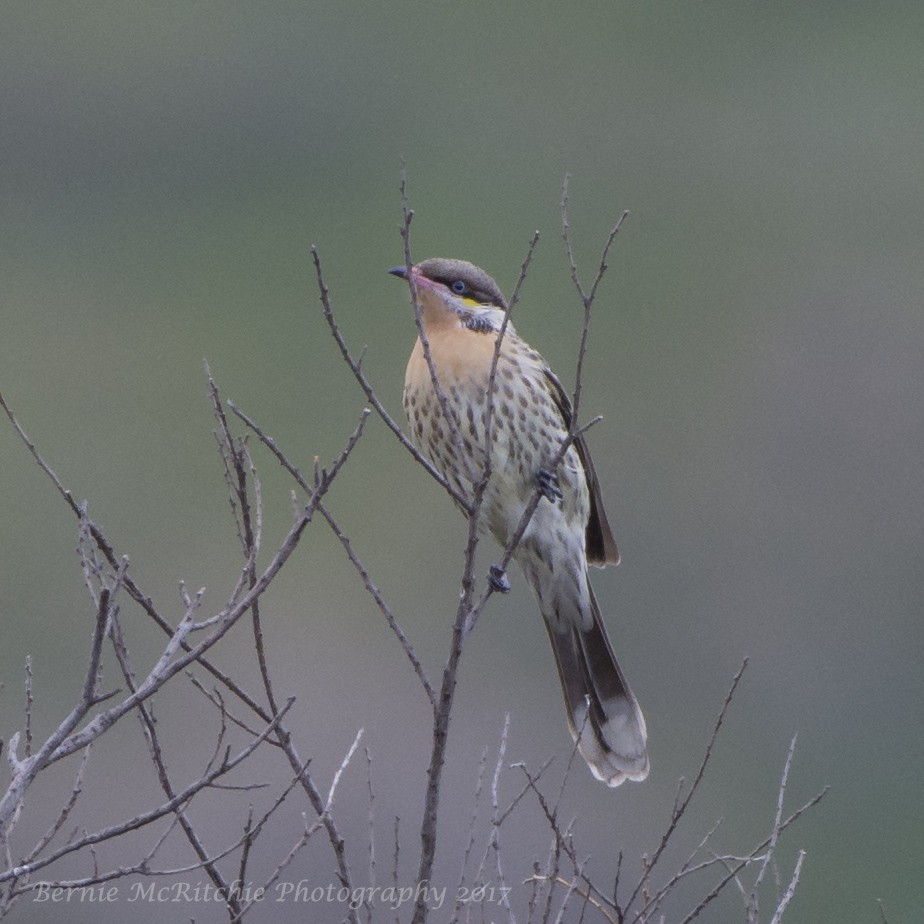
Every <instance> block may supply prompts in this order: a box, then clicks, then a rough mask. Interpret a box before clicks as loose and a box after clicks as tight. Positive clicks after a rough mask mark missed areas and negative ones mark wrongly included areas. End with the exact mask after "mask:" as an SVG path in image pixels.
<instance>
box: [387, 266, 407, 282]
mask: <svg viewBox="0 0 924 924" xmlns="http://www.w3.org/2000/svg"><path fill="white" fill-rule="evenodd" d="M388 272H389V273H391V275H392V276H400V277H401V278H402V279H407V267H406V266H393V267H392V268H391V269H390V270H389V271H388Z"/></svg>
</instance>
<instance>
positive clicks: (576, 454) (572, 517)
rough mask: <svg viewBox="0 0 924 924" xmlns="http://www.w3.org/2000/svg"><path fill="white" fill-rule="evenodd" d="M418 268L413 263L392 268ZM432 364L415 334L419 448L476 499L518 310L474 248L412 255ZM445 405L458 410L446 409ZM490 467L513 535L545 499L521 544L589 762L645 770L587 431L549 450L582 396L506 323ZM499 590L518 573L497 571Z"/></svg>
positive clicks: (497, 523)
mask: <svg viewBox="0 0 924 924" xmlns="http://www.w3.org/2000/svg"><path fill="white" fill-rule="evenodd" d="M390 272H391V273H392V274H393V275H395V276H400V277H402V278H406V277H407V270H406V268H405V267H403V266H400V267H395V268H394V269H392V270H390ZM411 282H412V284H413V286H414V289H415V291H416V293H417V299H418V302H419V304H420V308H421V313H422V326H423V330H424V333H425V336H426V339H427V341H428V343H429V347H430V354H431V357H432V362H433V367H434V369H435V371H436V376H437V380H438V382H439V390H440V392H442V397H443V400H442V401H441V400H440V396H439V394H438V393H437V391H436V389H435V388H434V384H433V377H432V375H431V372H430V368H429V366H428V364H427V361H426V356H425V353H424V349H423V345H422V343H421V341H420V338H418V339H417V342H416V344H415V345H414V349H413V351H412V352H411V357H410V360H409V361H408V364H407V372H406V375H405V381H404V410H405V413H406V414H407V418H408V422H409V424H410V426H411V431H412V435H413V438H414V440H415V442H416V443H417V445H418V446H419V447H420V449H421V451H422V452H423V453H424V454H425V455H427V456H428V457H429V459H430V460H431V461H432V462H433V464H434V466H435V467H436V468H437V469H438V470H439V471H440V472H442V474H443V476H444V477H445V478H446V480H447V481H448V482H449V484H450V485H451V486H452V487H453V488H454V489H455V491H456V492H457V493H458V494H459V495H461V496H462V497H466V498H470V497H471V496H472V493H473V488H474V485H475V484H477V483H478V481H479V479H480V478H481V476H482V473H483V471H484V464H485V430H486V423H487V420H488V414H487V408H488V404H489V400H490V399H489V396H488V389H489V386H490V384H491V367H492V363H493V359H494V354H495V345H496V343H497V337H498V334H499V333H500V330H501V324H502V322H503V319H504V315H505V312H506V309H507V304H506V302H505V300H504V296H503V295H502V294H501V291H500V289H499V288H498V286H497V283H495V281H494V280H493V279H492V278H491V277H490V276H489V275H488V274H487V273H486V272H484V270H481V269H479V268H478V267H477V266H474V265H473V264H471V263H468V262H466V261H464V260H448V259H442V258H435V259H431V260H424V261H423V262H421V263H418V264H417V265H416V266H414V267H412V268H411ZM447 418H448V419H447ZM490 426H491V476H490V480H489V481H488V483H487V487H486V490H485V493H484V499H483V503H482V507H481V516H482V517H483V522H484V523H485V524H486V526H487V527H488V529H490V531H491V533H492V534H493V535H494V538H495V539H496V540H497V541H498V542H499V543H500V544H501V546H503V547H506V546H507V545H508V544H509V542H510V540H511V539H512V537H513V536H514V534H515V532H516V530H517V527H518V526H519V523H520V519H521V517H522V515H523V511H524V510H525V508H526V507H527V505H528V504H529V503H530V502H531V500H532V498H533V497H534V495H535V492H536V491H537V489H538V490H539V491H541V493H542V498H541V499H540V501H539V505H538V506H537V507H536V510H535V513H534V514H533V516H532V519H531V520H530V522H529V525H528V527H527V529H526V531H525V533H524V534H523V536H522V538H521V540H520V542H519V544H518V545H517V547H516V548H515V549H514V551H513V558H514V560H515V561H516V562H517V563H518V564H519V566H520V568H521V569H522V571H523V573H524V575H525V577H526V580H527V581H528V582H529V585H530V586H531V587H532V589H533V592H534V593H535V595H536V599H537V600H538V602H539V609H540V611H541V613H542V616H543V618H544V620H545V626H546V629H547V630H548V634H549V639H550V640H551V642H552V650H553V652H554V653H555V662H556V664H557V665H558V675H559V678H560V679H561V686H562V691H563V692H564V696H565V705H566V708H567V712H568V725H569V727H570V729H571V735H572V737H573V738H574V740H575V741H576V742H577V745H578V749H579V750H580V752H581V754H582V755H583V757H584V759H585V760H586V761H587V764H588V766H589V767H590V769H591V772H592V773H593V775H594V776H595V777H597V779H599V780H603V782H605V783H606V784H607V785H608V786H618V785H619V784H620V783H622V782H623V781H624V780H627V779H629V780H643V779H645V777H646V776H647V775H648V753H647V749H646V731H645V719H644V718H643V716H642V713H641V710H640V709H639V706H638V703H637V701H636V699H635V696H634V695H633V694H632V691H631V690H630V689H629V685H628V684H627V683H626V680H625V678H624V677H623V675H622V671H621V670H620V669H619V665H618V664H617V663H616V658H615V657H614V656H613V650H612V648H611V647H610V643H609V639H608V638H607V635H606V630H605V628H604V626H603V621H602V619H601V617H600V610H599V608H598V606H597V601H596V600H595V599H594V595H593V591H592V590H591V587H590V583H589V581H588V575H587V565H588V563H590V564H594V565H599V566H601V567H602V566H604V565H606V564H615V563H616V562H618V560H619V553H618V552H617V550H616V543H615V541H614V540H613V535H612V532H611V531H610V526H609V523H608V522H607V519H606V514H605V512H604V510H603V504H602V501H601V497H600V485H599V483H598V481H597V476H596V474H595V473H594V468H593V465H592V463H591V460H590V454H589V452H588V450H587V444H586V442H585V440H584V437H583V436H582V435H579V436H578V437H577V438H576V439H575V440H574V442H573V443H572V444H571V446H570V447H569V448H568V451H567V453H566V454H565V456H564V458H563V460H562V462H561V464H560V465H558V466H557V469H555V470H554V471H553V470H552V468H551V466H552V463H554V461H555V457H556V455H557V454H559V452H560V448H561V446H562V445H563V441H564V440H565V439H566V438H567V436H568V433H569V429H570V427H571V402H570V401H569V399H568V396H567V394H566V393H565V391H564V389H563V388H562V385H561V383H560V382H559V381H558V379H557V378H556V377H555V375H554V374H553V373H552V371H551V370H550V369H549V367H548V365H547V364H546V362H545V360H544V359H543V358H542V357H541V356H540V355H539V354H538V353H537V352H536V351H535V350H534V349H532V347H530V346H529V344H527V343H526V342H525V341H524V340H522V339H520V337H519V336H518V335H517V333H516V331H515V329H514V328H513V326H512V325H511V324H509V323H508V325H507V328H506V330H505V331H504V335H503V339H502V341H501V347H500V353H499V357H498V363H497V368H496V371H495V377H494V382H493V410H492V412H491V425H490ZM492 583H493V584H494V587H495V589H497V590H501V591H506V590H508V589H509V585H508V584H507V582H506V577H505V576H504V575H503V573H502V572H499V571H493V574H492Z"/></svg>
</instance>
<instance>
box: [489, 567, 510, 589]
mask: <svg viewBox="0 0 924 924" xmlns="http://www.w3.org/2000/svg"><path fill="white" fill-rule="evenodd" d="M488 584H489V585H490V586H491V590H494V591H496V592H497V593H499V594H509V593H510V581H509V579H508V578H507V572H506V571H504V569H503V568H501V566H500V565H491V568H490V570H489V572H488Z"/></svg>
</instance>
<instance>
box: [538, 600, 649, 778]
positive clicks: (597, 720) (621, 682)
mask: <svg viewBox="0 0 924 924" xmlns="http://www.w3.org/2000/svg"><path fill="white" fill-rule="evenodd" d="M588 591H589V595H590V609H591V615H592V617H593V618H592V620H591V625H590V627H589V628H588V629H582V628H580V624H581V620H580V619H576V620H573V621H572V620H559V621H558V622H557V625H558V626H559V627H560V629H556V628H555V627H554V626H553V625H552V624H551V623H550V621H549V620H545V623H546V629H547V630H548V633H549V640H550V641H551V643H552V651H553V652H554V654H555V663H556V665H557V667H558V676H559V679H560V680H561V687H562V692H563V693H564V696H565V706H566V709H567V711H568V725H569V728H570V729H571V736H572V738H574V740H575V741H576V742H577V746H578V750H579V751H580V752H581V755H582V756H583V758H584V759H585V760H586V761H587V764H588V766H589V767H590V770H591V772H592V773H593V775H594V776H595V777H596V778H597V779H598V780H602V781H603V782H604V783H606V784H607V785H608V786H619V785H620V783H623V782H625V780H643V779H645V777H646V776H648V751H647V747H646V741H647V732H646V730H645V718H644V716H643V715H642V711H641V709H639V706H638V702H637V701H636V699H635V696H634V695H633V693H632V690H631V689H630V688H629V684H628V683H627V682H626V679H625V677H624V676H623V674H622V671H621V670H620V669H619V664H618V663H617V661H616V658H615V656H614V655H613V649H612V648H611V646H610V642H609V639H608V638H607V635H606V630H605V629H604V627H603V621H602V619H601V617H600V610H599V607H598V606H597V601H596V599H594V595H593V591H592V590H590V587H589V586H588Z"/></svg>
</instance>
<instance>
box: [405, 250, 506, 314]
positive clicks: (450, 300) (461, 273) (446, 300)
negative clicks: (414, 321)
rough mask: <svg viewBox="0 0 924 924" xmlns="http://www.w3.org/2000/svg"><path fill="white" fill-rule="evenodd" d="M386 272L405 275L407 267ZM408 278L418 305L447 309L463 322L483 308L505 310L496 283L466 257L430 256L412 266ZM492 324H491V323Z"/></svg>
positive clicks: (434, 309) (440, 309)
mask: <svg viewBox="0 0 924 924" xmlns="http://www.w3.org/2000/svg"><path fill="white" fill-rule="evenodd" d="M389 272H390V273H391V274H392V275H393V276H399V277H401V278H402V279H407V278H408V276H407V268H406V267H404V266H396V267H394V268H393V269H390V270H389ZM411 282H412V283H413V285H414V288H415V290H416V291H417V297H418V298H419V299H420V304H421V307H422V308H423V309H424V312H425V313H426V312H427V311H435V312H439V311H449V312H451V313H452V314H454V315H456V316H458V317H460V318H461V319H462V320H463V322H466V321H467V319H469V318H476V317H479V316H481V317H482V318H483V319H484V320H486V319H487V318H486V317H484V316H485V315H486V314H491V313H493V312H491V311H488V312H485V309H494V310H497V309H499V310H500V311H501V312H504V311H506V310H507V302H506V301H505V299H504V296H503V293H502V292H501V290H500V289H499V288H498V285H497V283H496V282H495V281H494V280H493V279H492V278H491V277H490V276H489V275H488V274H487V273H486V272H485V271H484V270H483V269H480V268H479V267H477V266H475V264H474V263H469V262H468V261H467V260H450V259H447V258H445V257H433V258H431V259H429V260H423V261H421V262H420V263H417V264H416V265H414V266H412V267H411ZM492 326H493V325H492Z"/></svg>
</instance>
